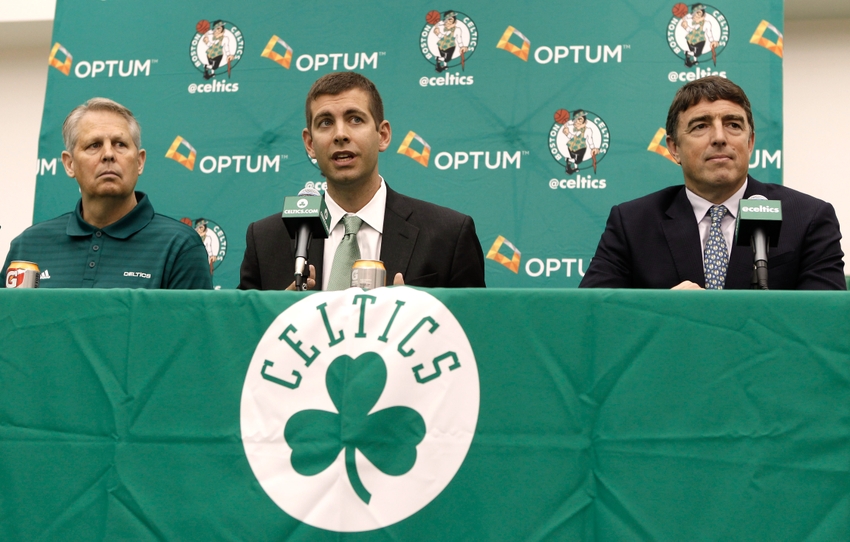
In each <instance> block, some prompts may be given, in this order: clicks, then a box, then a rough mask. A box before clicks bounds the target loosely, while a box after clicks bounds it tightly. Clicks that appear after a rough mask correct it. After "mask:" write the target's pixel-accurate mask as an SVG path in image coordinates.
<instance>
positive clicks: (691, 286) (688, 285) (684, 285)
mask: <svg viewBox="0 0 850 542" xmlns="http://www.w3.org/2000/svg"><path fill="white" fill-rule="evenodd" d="M670 289H671V290H705V288H703V287H702V286H700V285H699V284H695V283H693V282H691V281H689V280H686V281H684V282H680V283H679V284H677V285H675V286H673V287H672V288H670Z"/></svg>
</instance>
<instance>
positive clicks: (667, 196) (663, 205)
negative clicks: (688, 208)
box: [614, 185, 685, 214]
mask: <svg viewBox="0 0 850 542" xmlns="http://www.w3.org/2000/svg"><path fill="white" fill-rule="evenodd" d="M684 191H685V186H684V185H675V186H668V187H667V188H662V189H661V190H659V191H657V192H653V193H651V194H647V195H645V196H641V197H639V198H636V199H633V200H630V201H626V202H623V203H620V204H618V205H615V206H614V209H618V210H619V211H620V212H621V213H624V214H645V213H659V212H664V211H666V210H667V209H669V208H670V206H671V205H673V203H674V202H675V201H676V199H677V198H679V197H684Z"/></svg>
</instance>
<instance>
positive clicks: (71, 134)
mask: <svg viewBox="0 0 850 542" xmlns="http://www.w3.org/2000/svg"><path fill="white" fill-rule="evenodd" d="M89 111H109V112H111V113H116V114H118V115H121V116H122V117H124V120H126V121H127V124H128V125H129V126H130V138H131V139H132V140H133V143H135V145H136V149H141V148H142V127H141V126H139V121H137V120H136V117H134V116H133V113H132V112H131V111H130V110H129V109H127V108H126V107H124V106H123V105H121V104H120V103H118V102H115V101H113V100H110V99H109V98H92V99H91V100H89V101H87V102H86V103H84V104H82V105H78V106H77V107H75V108H74V109H72V110H71V112H70V113H68V116H67V117H65V122H64V123H62V139H63V140H64V142H65V150H66V151H68V152H73V150H74V145H76V144H77V124H79V122H80V119H81V118H83V115H85V114H86V113H88V112H89Z"/></svg>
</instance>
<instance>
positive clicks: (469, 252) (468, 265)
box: [448, 216, 486, 288]
mask: <svg viewBox="0 0 850 542" xmlns="http://www.w3.org/2000/svg"><path fill="white" fill-rule="evenodd" d="M485 286H486V284H485V283H484V251H483V250H481V242H480V241H479V240H478V235H477V234H476V233H475V223H474V222H473V220H472V217H470V216H465V217H464V219H463V223H462V224H461V228H460V234H459V235H458V239H457V244H456V245H455V251H454V255H453V257H452V270H451V276H450V277H449V284H448V287H449V288H484V287H485Z"/></svg>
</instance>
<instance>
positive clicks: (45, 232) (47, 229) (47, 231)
mask: <svg viewBox="0 0 850 542" xmlns="http://www.w3.org/2000/svg"><path fill="white" fill-rule="evenodd" d="M71 215H73V213H65V214H64V215H60V216H57V217H56V218H52V219H50V220H45V221H44V222H39V223H38V224H33V225H32V226H30V227H29V228H27V229H25V230H24V231H23V232H21V234H20V235H18V236H17V237H15V239H14V241H18V240H19V239H20V240H34V239H42V238H45V237H50V238H53V239H55V236H56V235H65V234H66V232H67V229H68V220H70V218H71ZM14 241H13V242H14Z"/></svg>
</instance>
